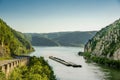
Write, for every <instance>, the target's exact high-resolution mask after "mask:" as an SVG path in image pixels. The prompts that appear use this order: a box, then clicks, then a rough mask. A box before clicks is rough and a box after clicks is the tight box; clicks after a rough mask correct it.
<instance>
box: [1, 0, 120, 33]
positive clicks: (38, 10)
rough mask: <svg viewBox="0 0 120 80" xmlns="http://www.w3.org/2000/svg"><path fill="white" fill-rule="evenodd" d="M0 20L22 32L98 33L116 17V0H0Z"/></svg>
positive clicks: (119, 14) (118, 2) (118, 3)
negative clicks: (96, 31) (94, 31)
mask: <svg viewBox="0 0 120 80" xmlns="http://www.w3.org/2000/svg"><path fill="white" fill-rule="evenodd" d="M0 18H2V19H3V20H4V21H5V22H6V23H7V24H8V25H9V26H10V27H12V28H13V29H15V30H17V31H21V32H24V33H27V32H31V33H49V32H60V31H93V30H100V29H101V28H104V27H105V26H107V25H109V24H111V23H113V22H114V21H115V20H117V19H119V18H120V0H0Z"/></svg>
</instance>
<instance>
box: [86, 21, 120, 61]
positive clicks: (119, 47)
mask: <svg viewBox="0 0 120 80" xmlns="http://www.w3.org/2000/svg"><path fill="white" fill-rule="evenodd" d="M85 52H88V53H91V55H93V56H97V57H106V58H109V59H113V60H120V19H119V20H116V21H115V22H114V23H112V24H110V25H108V26H106V27H105V28H103V29H102V30H100V31H99V32H97V33H96V35H95V36H94V37H93V38H92V39H90V40H89V41H88V42H87V44H86V45H85Z"/></svg>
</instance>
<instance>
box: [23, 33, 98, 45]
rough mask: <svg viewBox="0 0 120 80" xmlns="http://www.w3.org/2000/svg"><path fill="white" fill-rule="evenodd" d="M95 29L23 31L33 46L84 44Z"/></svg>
mask: <svg viewBox="0 0 120 80" xmlns="http://www.w3.org/2000/svg"><path fill="white" fill-rule="evenodd" d="M95 33H96V31H85V32H80V31H75V32H55V33H25V35H26V38H27V39H28V40H29V41H30V42H31V43H32V45H33V46H77V47H78V46H84V45H85V43H86V42H87V41H88V40H89V39H91V38H92V37H93V36H94V35H95Z"/></svg>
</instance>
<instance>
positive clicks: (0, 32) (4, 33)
mask: <svg viewBox="0 0 120 80" xmlns="http://www.w3.org/2000/svg"><path fill="white" fill-rule="evenodd" d="M31 51H33V48H32V46H31V44H30V43H29V42H28V41H27V40H26V39H25V36H24V35H23V34H22V33H21V32H17V31H15V30H14V29H12V28H11V27H10V26H8V25H7V24H6V23H5V22H4V21H3V20H2V19H0V57H8V56H12V55H13V54H18V55H19V54H24V53H28V52H31Z"/></svg>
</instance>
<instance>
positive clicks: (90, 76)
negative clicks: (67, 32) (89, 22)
mask: <svg viewBox="0 0 120 80" xmlns="http://www.w3.org/2000/svg"><path fill="white" fill-rule="evenodd" d="M34 48H35V50H36V51H35V52H33V53H32V54H30V55H31V56H33V55H34V56H37V57H39V56H43V57H44V58H45V59H46V60H48V62H49V64H50V65H51V66H52V67H53V70H54V73H55V75H56V77H57V79H58V80H106V79H107V78H108V74H109V72H108V71H105V70H104V69H103V68H101V67H99V66H97V65H96V64H94V63H86V61H85V59H84V58H83V57H82V56H78V55H77V53H78V52H79V51H83V48H79V47H34ZM49 56H55V57H58V58H61V59H63V60H65V61H70V62H73V63H76V64H79V65H82V68H73V67H67V66H65V65H62V64H60V63H58V62H55V61H53V60H51V59H49V58H48V57H49Z"/></svg>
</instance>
